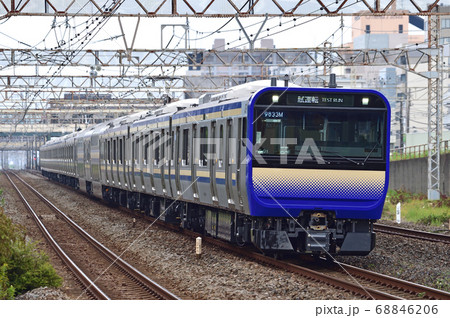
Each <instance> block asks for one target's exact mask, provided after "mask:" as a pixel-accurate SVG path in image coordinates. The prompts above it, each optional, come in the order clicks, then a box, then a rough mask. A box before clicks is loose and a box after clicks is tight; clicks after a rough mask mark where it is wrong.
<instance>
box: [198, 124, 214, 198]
mask: <svg viewBox="0 0 450 318" xmlns="http://www.w3.org/2000/svg"><path fill="white" fill-rule="evenodd" d="M209 126H210V125H209V124H208V123H206V124H199V125H197V127H198V128H199V133H200V138H199V139H198V140H197V144H198V145H197V146H196V152H197V151H198V152H197V156H196V158H198V160H197V161H196V162H195V164H196V165H197V167H196V168H197V179H196V180H197V181H196V184H197V187H198V194H199V198H200V201H201V202H203V203H209V204H211V203H212V195H211V171H210V166H211V162H210V160H209V156H208V154H209V148H210V147H209V145H208V141H209V137H210V129H209V128H210V127H209Z"/></svg>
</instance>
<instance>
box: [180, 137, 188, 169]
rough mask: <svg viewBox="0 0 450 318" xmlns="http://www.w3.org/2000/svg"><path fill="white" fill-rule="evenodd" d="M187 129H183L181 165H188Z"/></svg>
mask: <svg viewBox="0 0 450 318" xmlns="http://www.w3.org/2000/svg"><path fill="white" fill-rule="evenodd" d="M189 153H190V152H189V129H183V151H182V156H181V164H182V165H183V166H187V165H189Z"/></svg>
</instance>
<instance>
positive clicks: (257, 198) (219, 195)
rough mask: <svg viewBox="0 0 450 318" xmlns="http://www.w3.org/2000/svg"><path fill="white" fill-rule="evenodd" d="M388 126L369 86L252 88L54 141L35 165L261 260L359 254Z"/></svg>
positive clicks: (371, 239) (374, 207)
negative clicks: (246, 249) (251, 249)
mask: <svg viewBox="0 0 450 318" xmlns="http://www.w3.org/2000/svg"><path fill="white" fill-rule="evenodd" d="M389 123H390V106H389V103H388V101H387V100H386V98H385V97H384V96H383V95H382V94H380V93H379V92H377V91H373V90H355V89H329V88H326V89H319V88H317V89H312V88H299V87H272V86H269V85H268V82H267V81H258V82H253V83H248V84H244V85H241V86H236V87H234V88H232V89H229V90H227V91H225V92H223V93H220V94H216V95H212V96H211V95H206V96H203V97H201V98H200V99H195V100H183V101H179V102H175V103H172V104H168V105H166V106H165V107H163V108H161V109H158V110H156V111H149V112H144V113H137V114H132V115H129V116H125V117H121V118H118V119H115V120H113V121H110V122H107V123H102V124H98V125H95V126H92V127H90V128H87V129H85V130H83V131H80V132H75V133H72V134H70V135H67V136H63V137H60V138H56V139H52V140H50V141H48V142H47V143H46V144H45V145H44V146H42V147H41V149H40V166H41V169H42V173H43V175H44V176H47V177H49V178H51V179H54V180H58V181H59V182H63V183H65V184H68V185H70V186H72V187H74V188H77V189H80V190H82V191H86V192H87V193H89V194H90V195H93V196H96V197H99V198H102V199H104V200H106V201H109V202H112V203H116V204H119V205H121V206H125V207H128V208H130V209H132V210H140V211H142V213H145V214H146V215H151V216H153V217H159V218H160V219H161V220H163V221H165V222H170V223H175V224H178V225H179V226H181V227H183V228H188V229H192V230H195V231H198V232H200V233H203V234H206V235H210V236H213V237H217V238H220V239H224V240H227V241H231V242H234V243H236V244H240V245H242V244H248V243H251V244H254V245H255V246H256V247H257V248H258V249H260V250H261V251H263V252H265V253H290V252H297V253H303V254H304V253H310V254H323V253H327V254H346V255H366V254H368V253H369V252H370V251H371V250H372V249H373V248H374V245H375V233H374V232H373V223H374V222H376V220H378V219H379V218H380V217H381V212H382V209H383V204H384V200H385V196H386V191H387V188H388V176H389V157H388V154H389V138H390V136H389V131H390V127H389V125H390V124H389ZM86 213H89V211H86Z"/></svg>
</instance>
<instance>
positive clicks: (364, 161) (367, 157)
mask: <svg viewBox="0 0 450 318" xmlns="http://www.w3.org/2000/svg"><path fill="white" fill-rule="evenodd" d="M378 145H379V143H378V142H377V143H376V144H375V145H374V146H373V148H372V150H370V152H369V154H368V155H367V156H366V158H365V159H364V160H363V162H362V165H364V164H365V163H366V161H367V159H369V157H370V155H371V154H372V152H373V151H374V150H375V148H376V147H377V146H378Z"/></svg>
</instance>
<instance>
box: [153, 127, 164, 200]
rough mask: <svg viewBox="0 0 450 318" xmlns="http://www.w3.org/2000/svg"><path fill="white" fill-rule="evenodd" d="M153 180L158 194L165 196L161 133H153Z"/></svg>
mask: <svg viewBox="0 0 450 318" xmlns="http://www.w3.org/2000/svg"><path fill="white" fill-rule="evenodd" d="M153 136H154V139H153V173H152V174H153V180H154V187H155V190H156V193H157V194H159V195H163V191H162V175H161V164H160V161H161V133H160V132H159V131H155V132H153Z"/></svg>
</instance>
